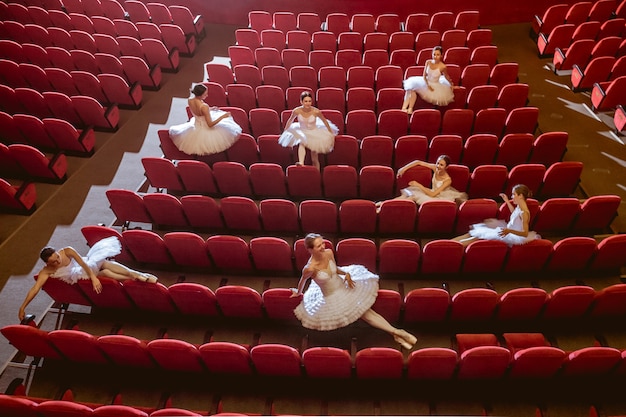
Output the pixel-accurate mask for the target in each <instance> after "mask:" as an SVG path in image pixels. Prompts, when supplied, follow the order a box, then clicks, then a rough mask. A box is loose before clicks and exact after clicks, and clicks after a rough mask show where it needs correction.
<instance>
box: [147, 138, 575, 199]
mask: <svg viewBox="0 0 626 417" xmlns="http://www.w3.org/2000/svg"><path fill="white" fill-rule="evenodd" d="M381 139H382V144H384V145H385V146H386V147H387V150H389V149H390V146H391V145H390V143H389V141H388V140H386V139H385V138H384V137H383V138H381ZM372 141H373V142H372V144H377V143H378V140H377V139H374V138H373V139H372ZM367 142H369V140H368V141H367ZM352 143H353V144H354V142H352ZM276 146H278V145H276ZM367 146H369V145H367ZM279 149H283V150H284V149H285V148H282V147H279ZM372 149H375V148H372ZM399 149H403V148H399ZM434 155H436V156H434V157H433V158H432V160H433V162H434V160H435V159H436V157H437V156H439V155H441V152H437V153H436V154H434ZM262 156H263V155H261V160H263V157H262ZM288 156H289V157H291V156H292V153H291V150H289V154H288ZM419 156H420V155H416V157H419ZM155 159H159V158H155ZM355 160H356V159H355ZM411 160H412V158H411ZM365 161H366V162H367V159H366V160H365ZM276 162H280V161H269V162H265V161H263V162H257V163H253V164H252V165H251V166H250V168H249V169H246V168H245V167H244V166H243V165H242V164H240V163H238V162H226V161H219V162H216V163H214V164H213V169H212V168H210V167H202V169H199V170H198V173H199V175H202V179H203V180H204V181H205V182H206V179H205V175H206V174H205V173H206V172H211V177H213V178H214V180H215V182H211V184H206V185H205V186H203V187H201V188H197V187H196V186H192V189H187V188H186V187H185V181H182V179H181V177H180V176H181V174H180V173H177V172H176V171H177V170H178V168H177V167H175V166H174V165H173V164H172V163H171V162H167V161H166V160H164V161H155V163H158V164H159V165H163V166H164V167H167V169H168V170H167V171H164V172H159V173H158V175H159V176H161V177H163V176H165V175H168V176H169V177H170V178H171V179H168V180H167V181H169V184H171V185H170V186H171V187H172V192H174V193H182V194H190V193H194V192H197V191H195V189H201V190H203V191H204V192H207V193H208V194H210V195H214V196H220V195H229V194H231V192H229V190H230V191H232V190H237V192H236V195H245V196H250V197H251V196H253V195H257V196H261V197H262V196H264V195H267V196H280V197H287V196H291V197H294V198H303V197H304V198H305V197H321V196H322V195H325V196H326V197H328V198H331V196H332V198H335V199H337V200H342V199H345V198H347V197H349V196H351V195H352V196H356V195H360V197H361V198H366V199H370V200H381V199H388V198H392V197H394V196H396V194H397V193H399V190H400V189H401V188H404V187H406V185H407V184H408V181H409V180H411V179H416V180H418V181H420V182H422V183H423V184H424V185H426V186H430V174H424V172H426V171H421V174H420V172H418V171H411V172H410V173H409V174H408V175H405V176H404V177H403V178H402V179H401V180H398V181H396V179H394V178H393V177H391V178H390V179H389V182H388V183H387V180H383V178H386V177H387V171H390V172H391V174H392V175H393V170H392V169H391V167H390V166H382V165H365V166H363V167H361V168H359V167H358V166H356V167H353V168H354V169H360V170H359V171H358V175H357V181H353V180H351V179H350V178H352V177H353V175H349V176H345V174H344V178H345V179H346V180H347V181H348V183H347V184H343V185H341V186H342V187H343V189H345V190H346V192H347V194H346V195H345V196H344V195H339V194H338V193H337V192H334V194H333V191H332V187H331V189H330V190H329V191H330V195H327V194H326V190H325V187H324V188H323V187H322V186H323V185H324V184H323V181H322V179H323V177H322V175H321V174H320V173H319V171H317V173H316V174H313V173H312V171H310V170H309V169H306V170H294V169H293V168H295V166H294V165H291V164H290V165H288V166H287V169H286V170H283V169H281V168H280V167H279V168H278V169H281V170H282V171H283V173H284V175H272V176H271V177H268V178H267V179H271V180H272V181H277V182H275V183H268V184H261V183H260V182H258V181H257V182H256V183H253V185H254V184H256V185H258V186H260V187H261V188H260V189H259V190H258V191H257V190H256V188H254V189H253V188H252V187H251V184H250V181H251V180H252V176H251V174H250V172H251V171H252V167H253V166H256V165H257V164H265V165H264V166H265V167H266V168H267V167H269V166H272V165H273V166H272V169H273V170H276V169H277V168H276V166H277V165H278V164H277V163H276ZM202 163H203V162H200V161H192V160H189V161H188V162H187V163H185V164H184V167H183V168H184V169H185V170H186V169H187V168H188V167H191V166H193V167H196V166H198V164H202ZM342 163H343V164H345V163H346V162H345V161H344V162H342ZM216 164H217V167H218V168H219V170H220V172H222V171H224V172H225V171H229V172H231V176H228V177H224V178H223V181H222V180H218V179H216V178H215V173H214V170H215V167H216ZM331 166H334V165H327V167H331ZM255 169H257V168H255ZM333 169H334V170H335V171H337V168H333ZM340 169H341V170H342V171H343V172H344V173H345V172H346V168H340ZM451 171H452V185H453V186H454V187H455V188H456V189H457V190H460V191H466V192H468V194H469V196H470V198H496V197H497V196H498V195H499V194H500V193H501V192H508V190H509V189H510V187H512V186H513V185H515V184H514V183H515V182H516V181H521V182H522V183H524V182H529V184H530V185H531V186H532V188H533V189H534V190H535V191H536V193H537V196H538V197H539V198H541V199H547V198H553V197H568V196H571V195H573V193H574V191H575V189H576V187H577V186H578V183H579V181H580V175H581V171H582V163H580V162H574V161H565V162H555V163H554V164H552V165H550V166H549V167H547V168H546V167H545V166H544V165H542V164H526V163H524V164H521V165H517V166H514V167H513V168H512V169H511V170H508V169H507V167H506V166H504V165H492V164H489V165H479V166H477V167H476V168H474V169H473V170H472V171H471V172H470V170H469V168H468V167H467V166H464V165H455V164H453V165H452V169H451ZM377 173H378V174H377ZM492 173H493V174H497V178H496V177H494V176H493V175H492ZM187 174H191V175H194V174H192V172H190V171H189V172H186V174H185V175H187ZM150 175H151V174H150V173H149V172H148V174H147V176H148V179H150ZM233 175H234V176H233ZM255 175H256V174H255ZM414 175H416V176H415V177H413V176H414ZM302 176H304V179H305V183H304V184H301V185H300V186H297V183H299V182H300V181H301V178H299V177H302ZM365 177H369V178H370V179H374V180H377V181H384V183H385V184H387V185H385V186H384V187H385V188H384V190H385V191H384V192H383V194H384V195H383V196H382V197H379V198H376V197H371V198H370V197H368V196H367V191H366V188H367V187H368V186H369V185H368V184H367V183H366V182H365V181H366V180H365ZM209 178H210V177H209ZM199 179H200V178H197V179H196V180H195V181H193V179H192V178H191V177H189V176H187V180H188V181H189V182H191V183H194V182H197V180H199ZM285 179H286V181H287V184H288V185H289V188H288V189H287V193H286V194H285V193H284V192H283V191H282V190H283V186H284V184H285ZM192 181H193V182H192ZM179 184H182V187H181V185H179ZM281 184H283V185H281ZM348 184H352V185H351V186H348ZM152 185H153V186H154V187H155V188H158V189H161V188H167V187H163V185H167V183H164V181H163V179H157V177H155V182H154V183H153V184H152ZM339 185H340V184H336V185H335V186H339ZM207 187H208V188H207ZM233 187H235V188H233ZM268 189H273V190H278V191H276V192H269V193H268V192H267V191H264V190H268ZM213 190H214V191H213ZM277 193H280V194H277Z"/></svg>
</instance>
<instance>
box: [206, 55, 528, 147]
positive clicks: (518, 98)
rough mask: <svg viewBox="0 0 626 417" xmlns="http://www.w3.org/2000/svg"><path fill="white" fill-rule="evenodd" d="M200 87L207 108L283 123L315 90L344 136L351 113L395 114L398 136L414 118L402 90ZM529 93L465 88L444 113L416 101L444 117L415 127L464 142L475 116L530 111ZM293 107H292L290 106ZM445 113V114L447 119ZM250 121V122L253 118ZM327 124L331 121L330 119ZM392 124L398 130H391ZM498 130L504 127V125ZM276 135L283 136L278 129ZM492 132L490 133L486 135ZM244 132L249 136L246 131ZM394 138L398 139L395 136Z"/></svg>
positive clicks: (519, 88)
mask: <svg viewBox="0 0 626 417" xmlns="http://www.w3.org/2000/svg"><path fill="white" fill-rule="evenodd" d="M296 69H307V67H296V68H293V69H292V71H294V70H296ZM311 75H312V73H311ZM313 80H314V78H311V80H310V81H311V83H312V82H313ZM204 84H205V85H206V86H207V90H208V91H209V96H207V98H206V99H205V102H207V104H209V105H210V106H218V107H238V108H240V109H242V110H244V111H245V112H246V113H248V114H249V113H251V110H253V109H258V108H262V109H270V110H272V111H273V112H275V113H276V115H277V116H280V118H281V119H282V121H283V124H284V123H285V122H286V121H287V119H289V116H291V110H292V109H293V108H295V107H297V105H298V104H296V100H297V101H298V103H299V101H300V95H301V94H302V92H304V91H309V92H311V91H313V94H314V96H315V102H316V106H318V108H320V109H322V111H331V112H336V113H337V116H338V117H339V116H340V119H341V120H340V121H338V122H337V123H336V125H337V127H338V128H340V132H343V127H344V126H343V124H344V121H343V119H344V118H347V115H348V114H350V112H354V111H359V110H365V111H369V112H371V113H372V114H373V115H374V117H376V116H378V117H379V118H380V117H381V115H382V113H383V112H387V113H386V116H385V118H387V117H390V116H391V114H392V113H391V112H393V111H395V116H394V117H393V118H394V119H397V120H394V121H393V123H394V126H393V127H392V130H393V131H396V132H398V133H399V134H405V133H407V131H408V128H409V124H410V125H412V124H413V122H412V118H413V117H415V116H412V115H410V117H407V115H406V112H404V113H405V115H404V117H401V115H400V112H399V110H400V108H401V107H402V104H403V101H404V97H405V93H406V92H405V91H404V90H403V89H402V88H383V89H381V90H379V91H378V92H377V93H376V92H374V90H373V89H372V88H371V87H352V88H349V89H348V90H347V91H345V92H344V91H343V90H341V89H340V88H336V87H322V88H319V89H317V90H313V89H310V88H309V87H306V86H301V87H288V88H287V90H286V91H283V89H282V88H281V87H278V86H275V85H259V86H258V87H256V89H253V88H252V87H251V86H249V85H247V84H229V85H227V86H226V90H223V89H222V86H221V85H219V84H216V83H211V82H210V81H208V82H206V83H204ZM528 91H529V89H528V85H527V84H509V85H506V86H504V87H503V88H502V89H501V90H500V91H499V92H498V87H496V86H495V85H479V86H476V87H473V88H472V89H471V90H470V91H469V94H467V89H466V88H465V87H458V88H456V89H455V90H454V96H455V100H454V102H452V103H450V104H449V105H448V106H446V107H444V108H436V107H435V106H434V105H432V104H431V103H428V102H426V101H424V100H422V99H421V98H420V99H419V100H418V101H416V102H415V106H414V109H415V110H422V109H434V110H435V111H437V112H439V113H440V116H439V118H441V113H443V120H433V122H435V123H436V125H435V126H432V127H431V126H416V127H417V128H418V129H420V128H421V129H424V130H426V131H433V130H437V127H438V126H439V124H441V123H444V122H445V123H446V124H450V123H451V124H460V125H459V130H458V131H457V130H455V133H458V134H460V135H461V136H463V137H464V138H467V137H468V136H469V134H470V133H471V132H472V128H473V125H474V115H475V113H478V112H480V111H481V110H485V109H494V108H500V109H502V110H503V111H502V112H499V113H501V117H497V119H501V120H499V122H500V123H506V118H507V117H509V115H510V114H511V112H512V111H513V110H516V109H520V108H528V107H526V104H527V102H528ZM294 104H295V106H292V105H294ZM496 112H497V111H496ZM424 113H425V112H424ZM428 113H433V112H428ZM447 113H449V115H448V114H447ZM492 113H493V111H492ZM331 114H332V113H331ZM433 114H434V113H433ZM498 116H500V114H498ZM249 117H250V119H252V116H249ZM331 121H333V122H334V118H333V119H331ZM396 123H397V126H396V125H395V124H396ZM500 123H498V124H500ZM500 127H501V128H502V127H504V126H500ZM244 128H245V127H244ZM280 131H282V129H281V130H280ZM280 131H278V132H276V131H264V132H263V133H260V132H255V136H259V135H261V134H277V133H280ZM491 132H492V131H491V130H490V131H489V133H491ZM501 132H502V130H500V132H497V133H495V134H496V135H498V136H499V135H500V134H501ZM524 132H528V133H533V132H534V130H530V131H528V130H524ZM246 133H250V132H249V131H247V132H246ZM476 133H487V132H476ZM509 133H514V132H509ZM515 133H520V132H515ZM393 136H394V137H396V135H393Z"/></svg>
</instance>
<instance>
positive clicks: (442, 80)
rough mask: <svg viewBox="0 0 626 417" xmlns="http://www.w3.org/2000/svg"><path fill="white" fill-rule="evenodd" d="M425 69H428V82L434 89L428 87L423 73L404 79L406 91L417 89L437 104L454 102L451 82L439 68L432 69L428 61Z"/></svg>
mask: <svg viewBox="0 0 626 417" xmlns="http://www.w3.org/2000/svg"><path fill="white" fill-rule="evenodd" d="M424 70H425V71H426V77H427V78H428V84H429V85H430V86H431V87H432V88H433V89H432V91H431V90H430V89H429V88H428V85H426V80H425V79H424V77H423V76H421V75H418V76H414V77H409V78H407V79H406V80H404V82H403V84H404V89H405V90H406V91H409V90H413V91H415V92H416V93H417V94H419V96H420V97H421V98H422V99H423V100H424V101H427V102H428V103H431V104H434V105H437V106H446V105H448V104H450V103H452V102H453V101H454V93H453V92H452V88H451V86H450V83H449V82H448V80H447V79H446V77H445V76H443V75H442V74H441V71H439V68H435V69H431V68H430V65H429V63H426V66H425V68H424Z"/></svg>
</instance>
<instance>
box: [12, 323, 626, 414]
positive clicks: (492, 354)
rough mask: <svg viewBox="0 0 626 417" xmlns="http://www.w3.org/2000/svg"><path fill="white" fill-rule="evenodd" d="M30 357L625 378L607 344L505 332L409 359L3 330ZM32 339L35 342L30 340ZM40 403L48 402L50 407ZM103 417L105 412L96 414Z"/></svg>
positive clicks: (317, 371)
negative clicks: (554, 342)
mask: <svg viewBox="0 0 626 417" xmlns="http://www.w3.org/2000/svg"><path fill="white" fill-rule="evenodd" d="M1 331H2V333H3V334H4V335H5V336H6V337H7V338H8V339H9V340H10V341H11V343H12V344H13V345H15V346H16V347H18V349H19V350H20V351H21V352H23V353H27V354H29V356H31V354H32V356H37V355H45V356H40V357H44V358H46V359H56V360H63V359H64V360H69V361H71V362H78V363H95V364H115V365H118V366H121V367H124V368H131V367H132V368H143V369H154V368H157V367H158V368H160V369H164V370H168V371H183V372H193V373H206V372H209V373H218V374H233V373H234V374H240V375H254V374H256V375H260V376H266V377H267V376H270V377H276V376H279V377H299V378H302V377H307V378H341V379H349V378H352V377H353V376H354V377H356V378H359V379H371V378H385V379H392V380H393V379H400V378H404V377H406V378H408V379H425V380H448V379H452V378H455V379H459V380H471V379H501V378H505V377H506V378H510V379H514V380H515V379H518V380H519V379H524V378H553V377H559V378H574V377H578V378H585V377H587V378H588V377H592V376H595V377H597V376H609V375H611V376H614V377H615V376H623V375H624V373H625V371H626V366H624V360H623V356H624V357H626V352H623V351H620V350H619V349H616V348H612V347H605V346H593V347H584V348H581V349H577V350H574V351H571V352H566V351H564V350H562V349H560V348H558V347H554V346H551V345H550V344H549V343H548V342H547V341H546V340H545V338H544V336H543V335H542V334H541V333H505V334H504V335H503V337H504V338H505V340H508V341H510V343H511V345H510V346H509V345H507V347H504V346H502V345H501V344H500V343H499V342H498V340H497V337H496V336H495V335H493V334H458V335H457V336H456V339H457V348H456V350H453V349H450V348H440V347H432V348H421V349H417V350H414V351H412V352H411V353H410V354H409V356H408V359H407V360H406V362H405V359H404V357H403V354H402V352H401V351H399V350H398V349H394V348H388V347H374V348H364V349H361V350H359V351H357V352H356V354H355V355H354V359H353V358H352V357H351V355H350V353H349V352H348V351H347V350H345V349H341V348H336V347H312V348H308V349H306V350H304V352H302V353H300V352H299V351H298V349H296V348H294V347H292V346H289V345H283V344H273V343H268V344H258V345H255V346H253V347H251V348H246V347H245V346H242V345H239V344H235V343H230V342H208V343H204V344H202V345H200V346H197V345H194V344H191V343H188V342H186V341H184V340H177V339H169V338H168V339H155V340H152V341H148V342H145V341H141V340H139V339H136V338H134V337H132V336H124V335H104V336H99V337H97V336H94V335H91V334H89V333H86V332H82V331H80V330H53V331H51V332H49V333H48V332H45V331H42V330H39V329H36V328H34V327H31V326H24V325H13V326H6V327H4V328H2V329H1ZM29 342H30V343H29ZM42 404H46V403H45V402H44V403H42ZM93 415H100V414H95V413H94V414H93Z"/></svg>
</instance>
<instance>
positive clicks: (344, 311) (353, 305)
mask: <svg viewBox="0 0 626 417" xmlns="http://www.w3.org/2000/svg"><path fill="white" fill-rule="evenodd" d="M341 270H342V271H344V272H346V273H349V274H350V276H351V278H352V280H353V281H354V288H350V287H348V284H347V283H346V282H345V281H344V280H343V278H341V277H340V276H339V275H338V274H337V265H335V262H333V261H330V262H329V263H328V271H319V272H318V273H317V274H316V276H315V278H313V279H312V280H311V284H310V285H309V288H308V289H307V290H306V292H305V293H304V296H303V298H302V302H301V303H300V304H298V306H297V307H296V309H295V310H294V313H295V315H296V317H298V319H299V320H300V321H301V322H302V325H303V326H304V327H306V328H308V329H314V330H334V329H338V328H340V327H345V326H347V325H349V324H350V323H354V322H355V321H357V320H358V319H359V318H360V317H361V316H362V315H363V313H365V312H366V311H367V310H369V309H370V307H372V305H373V304H374V302H375V301H376V297H377V295H378V275H376V274H374V273H372V272H370V271H368V270H367V268H365V267H364V266H363V265H349V266H342V267H341Z"/></svg>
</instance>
